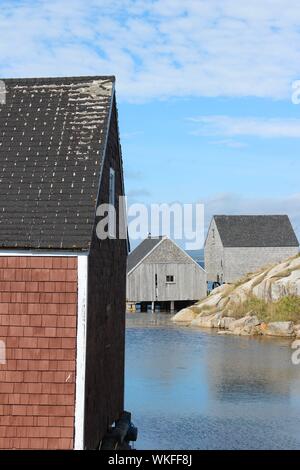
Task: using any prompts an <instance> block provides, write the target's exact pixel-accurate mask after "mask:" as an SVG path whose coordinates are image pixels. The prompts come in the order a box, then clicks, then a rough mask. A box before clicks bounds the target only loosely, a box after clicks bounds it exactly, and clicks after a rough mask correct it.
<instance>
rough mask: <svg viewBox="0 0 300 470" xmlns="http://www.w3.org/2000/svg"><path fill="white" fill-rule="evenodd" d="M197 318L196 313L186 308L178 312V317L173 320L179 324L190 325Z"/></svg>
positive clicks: (175, 316)
mask: <svg viewBox="0 0 300 470" xmlns="http://www.w3.org/2000/svg"><path fill="white" fill-rule="evenodd" d="M195 316H196V313H194V312H193V310H191V309H190V308H184V309H182V310H180V311H179V312H177V313H176V315H174V317H172V318H171V320H172V321H174V322H178V323H181V322H182V323H190V322H191V321H192V320H194V318H195Z"/></svg>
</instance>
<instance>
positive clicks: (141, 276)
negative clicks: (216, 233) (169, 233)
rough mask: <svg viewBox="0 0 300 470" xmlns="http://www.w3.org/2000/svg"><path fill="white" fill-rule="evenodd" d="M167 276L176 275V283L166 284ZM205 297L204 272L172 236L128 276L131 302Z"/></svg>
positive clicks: (129, 299)
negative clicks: (171, 238) (172, 239)
mask: <svg viewBox="0 0 300 470" xmlns="http://www.w3.org/2000/svg"><path fill="white" fill-rule="evenodd" d="M155 274H157V291H156V288H155ZM167 275H173V276H174V277H175V283H172V284H169V283H167V282H166V276H167ZM205 296H206V274H205V271H204V270H203V269H202V268H201V267H200V266H198V265H197V264H196V263H195V262H194V261H193V260H192V259H191V258H190V257H189V256H188V255H187V254H185V253H184V252H183V251H182V250H181V249H180V248H179V247H178V246H177V245H176V244H175V243H174V242H173V241H171V240H170V239H165V240H163V241H162V242H161V243H160V244H159V245H157V247H156V248H155V249H154V250H153V252H152V253H150V254H149V255H148V256H147V257H145V259H144V260H143V261H142V262H141V264H140V265H138V266H137V267H136V268H135V269H134V270H133V271H131V272H130V273H129V274H128V277H127V300H128V301H130V302H151V301H155V300H157V301H162V302H163V301H170V300H175V301H179V300H198V299H201V298H203V297H205Z"/></svg>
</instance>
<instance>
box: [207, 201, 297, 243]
mask: <svg viewBox="0 0 300 470" xmlns="http://www.w3.org/2000/svg"><path fill="white" fill-rule="evenodd" d="M204 205H205V221H206V227H208V224H209V222H210V220H211V217H212V216H213V215H215V214H226V215H240V214H245V215H247V214H288V215H289V217H290V219H291V222H292V224H293V226H294V229H295V231H296V233H297V235H298V239H299V241H300V193H298V194H291V195H287V196H285V197H282V198H274V197H257V198H254V197H253V198H249V197H243V196H242V195H240V194H235V193H222V194H215V195H214V196H212V197H210V198H208V199H206V200H205V201H204Z"/></svg>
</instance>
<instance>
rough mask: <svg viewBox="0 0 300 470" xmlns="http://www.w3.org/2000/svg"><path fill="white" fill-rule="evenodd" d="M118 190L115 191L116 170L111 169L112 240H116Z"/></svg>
mask: <svg viewBox="0 0 300 470" xmlns="http://www.w3.org/2000/svg"><path fill="white" fill-rule="evenodd" d="M115 198H116V189H115V170H114V169H113V168H110V169H109V195H108V202H109V214H108V234H109V237H110V238H116V210H115V204H116V201H115Z"/></svg>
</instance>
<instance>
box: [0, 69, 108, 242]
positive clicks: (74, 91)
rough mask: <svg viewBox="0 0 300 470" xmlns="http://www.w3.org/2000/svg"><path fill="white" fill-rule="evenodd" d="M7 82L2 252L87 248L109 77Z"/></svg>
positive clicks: (0, 152) (2, 116)
mask: <svg viewBox="0 0 300 470" xmlns="http://www.w3.org/2000/svg"><path fill="white" fill-rule="evenodd" d="M4 82H5V86H6V92H7V93H6V104H1V105H0V197H1V203H0V248H25V249H26V248H41V249H46V248H51V249H87V248H88V247H89V244H90V241H91V233H92V227H93V224H94V221H95V209H96V200H97V194H98V189H99V181H100V175H101V166H102V162H103V158H104V146H105V140H106V137H107V133H108V124H109V122H108V121H109V111H110V108H111V104H112V100H113V93H114V92H113V89H114V77H68V78H36V79H9V80H4Z"/></svg>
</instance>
